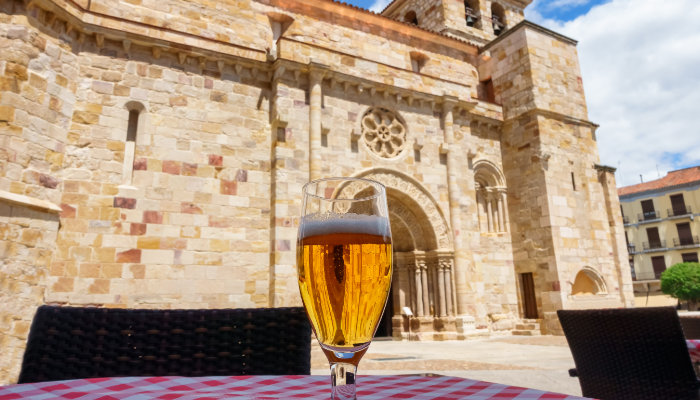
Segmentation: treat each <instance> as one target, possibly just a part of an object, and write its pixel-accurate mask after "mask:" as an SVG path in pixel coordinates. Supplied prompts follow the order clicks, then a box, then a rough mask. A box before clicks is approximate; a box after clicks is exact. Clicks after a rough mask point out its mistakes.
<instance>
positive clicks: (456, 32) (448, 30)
mask: <svg viewBox="0 0 700 400" xmlns="http://www.w3.org/2000/svg"><path fill="white" fill-rule="evenodd" d="M531 2H532V0H394V1H393V2H392V3H391V4H389V5H388V6H387V7H386V8H385V9H384V10H383V11H382V15H384V16H387V17H389V18H393V19H397V20H399V21H404V22H406V23H409V24H414V25H418V26H420V27H421V28H425V29H429V30H433V31H437V32H440V33H444V34H446V35H449V36H453V37H456V38H459V39H463V40H467V41H470V42H473V43H475V44H477V45H479V46H482V45H485V44H486V43H488V42H490V41H492V40H493V39H495V38H496V37H498V36H499V35H501V34H502V33H503V32H505V31H506V30H508V29H509V28H512V27H513V26H515V25H517V24H518V23H519V22H521V21H522V20H523V19H525V16H524V10H525V7H527V6H528V5H529V4H530V3H531Z"/></svg>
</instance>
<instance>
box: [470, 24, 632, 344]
mask: <svg viewBox="0 0 700 400" xmlns="http://www.w3.org/2000/svg"><path fill="white" fill-rule="evenodd" d="M555 42H556V43H555ZM543 43H547V45H546V46H545V45H544V44H543ZM574 45H575V43H574V42H572V41H570V40H568V41H567V40H566V39H565V38H558V37H557V36H556V35H552V34H550V33H548V32H546V31H543V30H541V29H537V28H535V29H530V28H528V26H527V24H525V25H523V26H522V27H521V28H520V29H519V30H517V31H515V32H513V33H511V34H507V36H506V37H504V38H503V39H502V40H500V41H499V42H497V43H496V44H495V45H494V46H492V47H491V48H490V49H489V51H490V52H491V56H492V57H493V58H492V60H490V61H489V63H492V65H489V66H488V67H485V68H484V69H490V70H491V71H493V76H494V86H495V88H496V96H497V98H499V99H501V100H502V101H503V102H504V116H505V119H506V121H505V125H506V127H507V128H506V139H505V141H504V149H505V151H504V163H507V164H508V165H506V166H505V169H506V174H507V176H508V181H509V183H512V182H524V181H530V183H529V184H519V185H520V186H522V187H521V188H520V190H518V192H519V194H518V195H516V196H515V198H509V206H510V207H511V208H510V210H511V211H512V212H511V218H512V221H513V222H512V223H513V225H514V228H513V232H514V234H515V235H514V258H515V264H516V272H519V273H520V272H533V274H534V277H535V283H536V285H537V286H539V292H538V293H539V296H538V299H537V302H538V308H539V310H540V313H541V314H542V316H544V318H545V326H546V327H545V329H553V330H556V329H558V328H557V325H556V321H555V319H556V316H555V314H554V311H555V310H556V309H559V308H563V307H564V308H573V307H576V304H577V303H590V302H591V301H592V302H593V303H595V304H596V305H597V306H608V307H611V306H623V305H629V304H631V303H629V301H626V300H625V299H629V298H631V296H630V294H631V286H629V285H627V284H625V283H624V282H625V280H626V279H627V277H626V276H623V275H625V274H628V273H626V270H627V268H625V266H624V264H621V263H620V260H621V258H620V257H618V256H614V257H610V255H611V254H617V253H616V251H617V250H618V247H619V246H618V244H617V240H619V232H617V231H615V230H611V226H615V225H616V224H618V223H619V221H617V222H615V221H616V220H615V219H614V218H615V217H614V216H613V215H608V214H609V213H608V212H607V211H606V209H607V206H608V204H610V203H611V202H612V203H615V202H616V201H617V200H616V199H612V197H611V196H609V195H606V191H608V190H609V188H608V187H607V185H608V184H609V182H606V183H605V186H604V185H603V184H602V183H603V182H601V180H600V179H601V178H600V177H599V171H598V170H597V169H596V168H595V166H596V165H597V164H598V162H599V159H598V152H597V148H596V143H595V136H594V130H595V125H594V124H592V123H591V122H589V121H587V120H586V118H587V112H586V109H585V100H584V95H583V88H582V86H581V85H580V84H579V83H578V82H579V80H580V78H579V71H578V64H577V63H576V62H575V60H576V55H575V47H574ZM547 46H549V47H547ZM545 47H547V48H548V49H549V50H545ZM519 49H520V50H519ZM551 68H554V69H556V70H557V72H556V73H554V72H553V71H551ZM553 88H557V89H556V90H553ZM550 89H552V90H550ZM528 158H529V159H530V162H531V165H530V167H529V168H526V169H523V168H521V167H518V165H522V164H519V163H518V160H519V161H521V162H526V161H525V160H527V159H528ZM506 160H507V161H506ZM606 179H607V178H606ZM534 182H536V183H534ZM530 185H531V186H530ZM523 200H524V201H525V202H526V203H530V204H537V206H538V209H536V210H537V211H536V212H535V213H534V215H533V211H534V210H531V211H526V210H524V209H523V208H522V204H523V203H521V201H523ZM513 213H515V214H513ZM611 221H613V222H611ZM587 268H592V270H594V271H595V272H594V273H593V274H594V275H596V277H595V278H594V279H597V280H599V281H600V282H603V285H602V286H603V287H604V290H602V291H601V292H599V293H597V294H595V295H594V296H595V297H594V298H580V296H572V295H571V287H572V285H573V283H574V281H575V279H576V276H577V274H578V273H579V272H581V271H582V270H584V269H586V270H587Z"/></svg>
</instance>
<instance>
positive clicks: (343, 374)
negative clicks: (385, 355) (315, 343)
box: [321, 346, 367, 400]
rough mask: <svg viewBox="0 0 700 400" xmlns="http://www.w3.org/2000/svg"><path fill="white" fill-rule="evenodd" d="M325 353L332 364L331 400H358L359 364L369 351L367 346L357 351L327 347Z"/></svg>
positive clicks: (323, 348) (324, 349)
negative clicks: (335, 349) (357, 379)
mask: <svg viewBox="0 0 700 400" xmlns="http://www.w3.org/2000/svg"><path fill="white" fill-rule="evenodd" d="M321 349H322V350H323V353H324V354H325V355H326V358H328V362H329V363H330V364H331V400H356V399H357V395H356V373H357V365H358V364H359V363H360V360H361V359H362V356H364V355H365V353H366V352H367V347H365V348H364V349H362V350H359V351H357V352H354V353H353V352H342V351H333V350H330V349H326V348H325V347H323V346H321Z"/></svg>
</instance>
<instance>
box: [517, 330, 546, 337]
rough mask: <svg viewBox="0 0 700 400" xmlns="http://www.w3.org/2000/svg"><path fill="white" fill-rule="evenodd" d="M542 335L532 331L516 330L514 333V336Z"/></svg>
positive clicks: (537, 331)
mask: <svg viewBox="0 0 700 400" xmlns="http://www.w3.org/2000/svg"><path fill="white" fill-rule="evenodd" d="M541 334H542V333H541V332H540V331H539V329H538V330H536V331H535V330H532V331H519V330H514V331H513V336H540V335H541Z"/></svg>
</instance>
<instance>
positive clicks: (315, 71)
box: [309, 62, 328, 180]
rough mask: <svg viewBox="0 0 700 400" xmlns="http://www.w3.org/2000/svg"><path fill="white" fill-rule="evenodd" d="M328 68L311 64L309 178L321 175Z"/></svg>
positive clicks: (312, 178)
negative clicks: (325, 88)
mask: <svg viewBox="0 0 700 400" xmlns="http://www.w3.org/2000/svg"><path fill="white" fill-rule="evenodd" d="M327 70H328V67H327V66H325V65H322V64H318V63H314V62H311V63H310V64H309V180H314V179H319V178H320V177H321V168H322V165H321V131H322V127H321V107H322V102H323V77H324V76H325V74H326V71H327Z"/></svg>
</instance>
